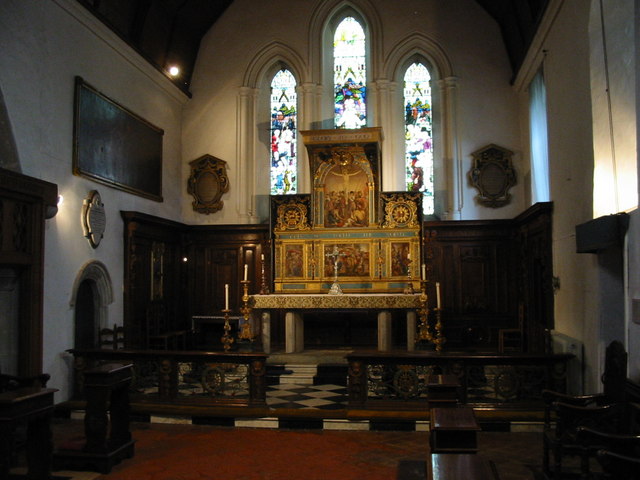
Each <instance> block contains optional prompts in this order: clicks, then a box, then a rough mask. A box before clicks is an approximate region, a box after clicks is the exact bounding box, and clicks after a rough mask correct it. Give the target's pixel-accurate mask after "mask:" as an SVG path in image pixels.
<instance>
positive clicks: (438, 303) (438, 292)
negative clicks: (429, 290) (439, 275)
mask: <svg viewBox="0 0 640 480" xmlns="http://www.w3.org/2000/svg"><path fill="white" fill-rule="evenodd" d="M436 304H437V305H438V309H439V308H440V282H436Z"/></svg>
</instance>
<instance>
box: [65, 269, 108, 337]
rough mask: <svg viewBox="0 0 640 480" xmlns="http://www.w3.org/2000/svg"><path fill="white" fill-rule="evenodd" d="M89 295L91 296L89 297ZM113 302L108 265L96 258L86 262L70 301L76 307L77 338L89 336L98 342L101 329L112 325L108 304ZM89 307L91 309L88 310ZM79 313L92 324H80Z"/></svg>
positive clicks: (83, 319) (78, 276)
mask: <svg viewBox="0 0 640 480" xmlns="http://www.w3.org/2000/svg"><path fill="white" fill-rule="evenodd" d="M87 295H89V296H91V298H90V299H87V298H86V296H87ZM87 300H88V301H87ZM111 303H113V287H112V282H111V277H110V275H109V271H108V270H107V268H106V266H105V265H104V264H103V263H102V262H99V261H96V260H94V261H91V262H88V263H86V264H85V265H84V266H83V267H82V268H81V269H80V271H79V272H78V275H76V279H75V281H74V284H73V290H72V293H71V300H70V302H69V305H70V306H71V308H73V309H74V319H75V321H76V324H75V325H74V329H75V337H76V339H78V338H85V339H86V338H87V336H89V337H93V339H94V343H95V342H97V338H98V332H99V330H100V329H101V328H105V327H111V326H112V325H110V324H109V315H108V313H109V312H108V306H109V305H110V304H111ZM87 308H88V309H90V310H91V311H89V312H87V311H86V309H87ZM80 310H82V311H80ZM79 315H82V321H87V320H88V321H90V322H91V324H89V325H86V324H85V325H80V324H79V319H80V316H79ZM84 346H87V345H84Z"/></svg>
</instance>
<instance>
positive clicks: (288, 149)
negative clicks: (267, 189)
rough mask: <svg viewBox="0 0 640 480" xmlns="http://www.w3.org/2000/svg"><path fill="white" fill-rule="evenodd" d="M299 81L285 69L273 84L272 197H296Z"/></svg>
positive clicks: (278, 74) (271, 131) (271, 130)
mask: <svg viewBox="0 0 640 480" xmlns="http://www.w3.org/2000/svg"><path fill="white" fill-rule="evenodd" d="M296 114H297V95H296V79H295V77H294V76H293V74H292V73H291V72H290V71H289V70H287V69H282V70H280V71H279V72H278V73H276V74H275V75H274V77H273V80H272V81H271V129H270V133H271V148H270V150H271V152H270V155H271V194H272V195H280V194H287V193H296V192H297V189H298V179H297V168H298V162H297V152H296V137H297V130H296Z"/></svg>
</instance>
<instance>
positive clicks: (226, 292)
mask: <svg viewBox="0 0 640 480" xmlns="http://www.w3.org/2000/svg"><path fill="white" fill-rule="evenodd" d="M224 309H225V310H229V284H228V283H225V285H224Z"/></svg>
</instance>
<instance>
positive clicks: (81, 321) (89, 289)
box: [74, 280, 100, 349]
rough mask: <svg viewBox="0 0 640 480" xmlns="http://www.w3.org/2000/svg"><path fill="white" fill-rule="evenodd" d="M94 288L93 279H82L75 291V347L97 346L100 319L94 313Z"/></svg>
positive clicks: (87, 347)
mask: <svg viewBox="0 0 640 480" xmlns="http://www.w3.org/2000/svg"><path fill="white" fill-rule="evenodd" d="M95 290H96V283H95V282H94V281H93V280H84V281H83V282H82V283H81V284H80V286H79V287H78V291H77V292H76V311H75V341H74V347H75V348H80V349H89V348H96V347H98V330H99V329H100V323H99V322H100V320H99V318H97V315H96V309H95V305H96V302H95V298H94V296H95Z"/></svg>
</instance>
